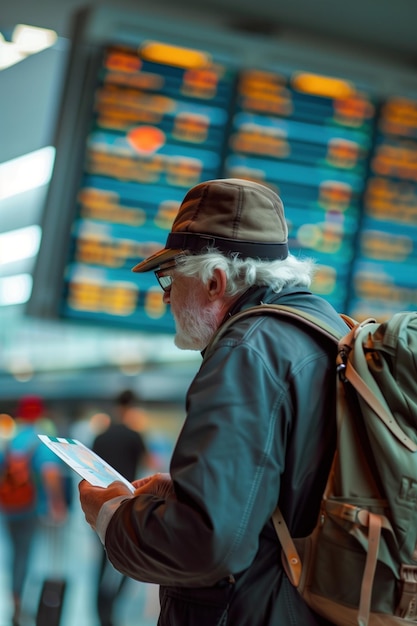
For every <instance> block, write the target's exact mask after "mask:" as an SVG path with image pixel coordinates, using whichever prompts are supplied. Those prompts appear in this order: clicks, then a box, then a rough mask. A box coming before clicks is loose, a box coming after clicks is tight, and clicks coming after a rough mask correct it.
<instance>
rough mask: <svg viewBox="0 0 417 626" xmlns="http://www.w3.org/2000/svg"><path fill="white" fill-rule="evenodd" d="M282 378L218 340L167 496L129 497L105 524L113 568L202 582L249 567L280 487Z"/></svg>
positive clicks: (200, 378)
mask: <svg viewBox="0 0 417 626" xmlns="http://www.w3.org/2000/svg"><path fill="white" fill-rule="evenodd" d="M269 351H270V350H269ZM267 353H268V350H266V354H267ZM278 369H279V368H278ZM285 378H286V373H285V372H280V371H277V368H272V367H271V364H270V362H269V361H268V360H267V361H265V357H264V351H263V350H259V349H258V347H257V346H252V345H251V344H250V343H247V342H240V343H238V344H237V345H230V344H228V342H227V341H226V342H223V341H222V342H221V343H219V345H218V347H217V349H216V350H215V352H214V353H213V354H212V355H211V356H210V357H209V358H208V359H207V360H206V361H204V362H203V364H202V366H201V368H200V371H199V373H198V374H197V376H196V377H195V380H194V381H193V383H192V385H191V387H190V389H189V392H188V394H187V416H186V420H185V423H184V425H183V428H182V431H181V433H180V435H179V437H178V440H177V444H176V447H175V450H174V452H173V456H172V461H171V476H172V480H173V483H174V494H172V495H171V496H169V497H168V498H167V499H166V500H164V499H160V498H158V497H155V496H151V495H141V496H138V497H136V498H133V499H131V500H129V501H127V502H125V503H123V504H122V505H121V506H120V507H119V508H118V509H117V511H116V512H115V514H114V516H113V517H112V519H111V521H110V523H109V526H108V528H107V533H106V540H105V545H106V550H107V554H108V557H109V559H110V561H111V562H112V563H113V565H114V566H115V567H116V569H118V570H120V571H121V572H123V573H124V574H126V575H128V576H130V577H132V578H135V579H137V580H141V581H144V582H152V583H157V584H164V585H182V586H189V587H192V586H198V587H201V586H209V585H212V584H215V583H216V582H217V581H219V580H221V579H222V578H224V577H227V576H229V575H230V574H232V573H238V572H240V571H242V570H244V569H245V568H247V567H248V566H249V565H250V563H251V562H252V560H253V559H254V557H255V554H256V552H257V548H258V537H259V535H260V533H261V530H262V528H263V526H264V525H265V523H266V522H267V520H268V519H269V518H270V516H271V514H272V511H273V509H274V507H275V506H276V502H277V498H278V494H279V489H280V476H281V473H282V471H283V465H284V451H285V447H286V439H287V436H288V429H289V425H290V415H291V399H290V394H288V385H287V383H286V382H285ZM272 450H273V452H274V453H273V454H271V452H272ZM266 485H267V486H268V487H267V488H265V486H266Z"/></svg>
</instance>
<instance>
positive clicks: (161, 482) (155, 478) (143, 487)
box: [133, 474, 174, 498]
mask: <svg viewBox="0 0 417 626" xmlns="http://www.w3.org/2000/svg"><path fill="white" fill-rule="evenodd" d="M133 485H134V487H135V496H139V495H140V494H142V493H149V494H153V495H155V496H159V497H160V498H166V497H167V496H168V495H169V494H172V493H174V487H173V484H172V480H171V476H170V475H169V474H153V475H152V476H147V477H146V478H139V480H134V481H133Z"/></svg>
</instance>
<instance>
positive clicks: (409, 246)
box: [350, 98, 417, 319]
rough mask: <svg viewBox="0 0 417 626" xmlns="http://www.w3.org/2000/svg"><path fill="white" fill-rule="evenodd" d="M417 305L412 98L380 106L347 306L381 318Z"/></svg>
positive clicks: (415, 103) (416, 127)
mask: <svg viewBox="0 0 417 626" xmlns="http://www.w3.org/2000/svg"><path fill="white" fill-rule="evenodd" d="M416 308H417V99H416V100H411V99H409V98H391V99H388V100H387V101H385V102H384V103H383V104H382V106H381V111H380V115H379V117H378V126H377V134H376V137H375V143H374V148H373V152H372V157H371V161H370V176H369V178H368V179H367V184H366V191H365V196H364V202H363V223H362V225H361V233H360V241H359V247H358V251H357V256H356V258H355V261H354V273H353V282H352V290H351V301H350V311H351V313H352V315H354V316H355V317H357V318H359V319H364V318H366V317H375V316H376V317H378V319H385V318H388V317H390V316H391V315H392V314H393V313H395V312H398V311H403V310H415V309H416Z"/></svg>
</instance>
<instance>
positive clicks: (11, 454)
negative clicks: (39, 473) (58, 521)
mask: <svg viewBox="0 0 417 626" xmlns="http://www.w3.org/2000/svg"><path fill="white" fill-rule="evenodd" d="M32 456H33V451H21V450H19V451H17V450H16V451H15V450H11V449H9V448H7V449H6V451H5V457H4V462H3V463H2V465H1V467H0V511H1V512H2V513H4V514H6V515H7V514H9V515H11V514H16V513H25V512H28V511H31V510H33V509H34V507H35V504H36V493H37V489H36V482H35V478H34V475H33V470H32Z"/></svg>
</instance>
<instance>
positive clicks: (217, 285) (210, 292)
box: [207, 268, 227, 302]
mask: <svg viewBox="0 0 417 626" xmlns="http://www.w3.org/2000/svg"><path fill="white" fill-rule="evenodd" d="M226 285H227V279H226V273H225V272H224V270H221V269H219V268H216V269H215V270H214V272H213V276H212V278H211V279H210V280H209V282H208V283H207V296H208V299H209V300H211V301H212V302H213V301H214V300H218V299H219V298H223V296H224V293H225V291H226Z"/></svg>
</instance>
